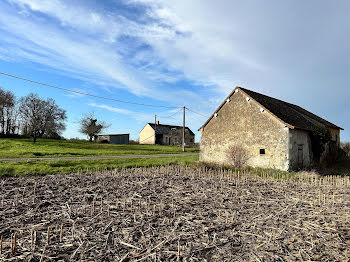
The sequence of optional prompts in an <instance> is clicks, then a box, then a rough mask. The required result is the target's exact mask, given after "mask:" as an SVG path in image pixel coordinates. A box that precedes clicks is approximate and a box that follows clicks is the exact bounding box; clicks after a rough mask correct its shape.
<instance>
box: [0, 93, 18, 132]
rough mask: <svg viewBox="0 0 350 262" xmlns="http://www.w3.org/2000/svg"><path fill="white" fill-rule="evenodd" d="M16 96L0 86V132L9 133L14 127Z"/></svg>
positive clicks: (13, 130)
mask: <svg viewBox="0 0 350 262" xmlns="http://www.w3.org/2000/svg"><path fill="white" fill-rule="evenodd" d="M15 111H16V97H15V95H14V94H13V93H12V92H11V91H5V90H3V89H1V88H0V133H1V134H2V135H5V134H6V135H9V134H11V133H12V134H13V133H14V132H15V128H16V112H15Z"/></svg>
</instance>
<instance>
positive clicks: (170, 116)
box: [158, 108, 182, 118]
mask: <svg viewBox="0 0 350 262" xmlns="http://www.w3.org/2000/svg"><path fill="white" fill-rule="evenodd" d="M181 110H182V108H180V109H179V110H177V111H176V112H175V113H174V114H171V115H169V116H161V115H158V116H160V117H161V118H172V117H173V116H174V115H176V114H177V113H179V112H180V111H181Z"/></svg>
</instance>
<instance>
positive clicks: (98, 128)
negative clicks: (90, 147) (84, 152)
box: [79, 113, 109, 142]
mask: <svg viewBox="0 0 350 262" xmlns="http://www.w3.org/2000/svg"><path fill="white" fill-rule="evenodd" d="M79 124H80V129H79V132H80V133H82V134H84V135H87V136H88V137H89V141H90V142H92V140H93V138H94V137H95V136H96V135H98V134H99V133H101V132H102V130H104V129H106V128H108V127H109V125H107V124H106V123H105V122H103V121H99V120H97V119H96V117H95V116H94V114H93V113H89V114H87V115H84V117H83V118H82V119H80V120H79Z"/></svg>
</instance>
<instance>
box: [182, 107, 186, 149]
mask: <svg viewBox="0 0 350 262" xmlns="http://www.w3.org/2000/svg"><path fill="white" fill-rule="evenodd" d="M183 110H184V111H183V118H182V151H183V152H185V125H186V120H185V119H186V107H185V106H184V107H183Z"/></svg>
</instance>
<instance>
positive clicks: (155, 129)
mask: <svg viewBox="0 0 350 262" xmlns="http://www.w3.org/2000/svg"><path fill="white" fill-rule="evenodd" d="M154 144H155V145H156V144H157V115H154Z"/></svg>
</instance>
